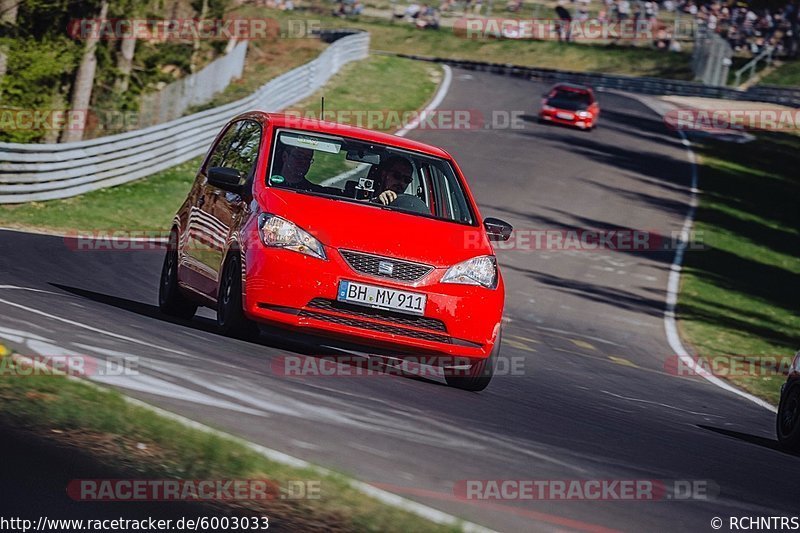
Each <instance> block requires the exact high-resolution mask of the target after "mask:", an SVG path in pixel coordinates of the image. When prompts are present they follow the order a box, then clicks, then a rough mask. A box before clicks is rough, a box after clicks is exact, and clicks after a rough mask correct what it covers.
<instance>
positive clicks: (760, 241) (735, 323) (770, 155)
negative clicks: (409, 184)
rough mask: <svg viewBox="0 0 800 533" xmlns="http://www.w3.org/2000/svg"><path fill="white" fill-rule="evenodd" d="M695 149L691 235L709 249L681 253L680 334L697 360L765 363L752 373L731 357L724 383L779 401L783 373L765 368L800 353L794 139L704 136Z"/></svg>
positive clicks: (799, 141) (799, 198)
mask: <svg viewBox="0 0 800 533" xmlns="http://www.w3.org/2000/svg"><path fill="white" fill-rule="evenodd" d="M697 151H698V153H699V154H700V155H701V159H702V166H701V168H700V187H701V189H702V194H701V197H700V198H701V203H700V207H699V209H698V211H697V221H696V226H695V229H696V230H697V231H698V232H700V235H702V237H703V240H704V243H705V245H706V246H707V249H706V250H703V251H697V252H691V253H688V254H687V256H686V262H685V267H684V271H683V276H682V287H681V292H680V298H679V306H678V315H679V319H680V322H679V324H680V327H681V332H682V334H683V335H684V337H685V338H686V339H687V340H688V341H689V342H690V343H691V344H692V345H693V346H694V348H695V349H696V351H697V353H698V354H699V355H700V356H703V357H711V358H715V357H721V360H722V361H724V360H725V358H726V356H728V355H741V356H745V358H750V357H755V358H756V359H757V360H760V361H763V363H764V364H765V367H763V368H761V369H759V368H758V365H752V364H751V363H750V362H749V361H747V360H746V359H744V360H742V359H741V358H732V359H733V360H734V361H738V364H735V365H734V367H733V370H732V371H731V374H732V375H731V376H729V379H731V380H732V381H734V382H735V383H736V384H737V385H738V386H740V387H742V388H744V389H746V390H748V391H750V392H752V393H754V394H756V395H758V396H761V397H763V398H765V399H767V400H769V401H771V402H773V403H775V404H777V401H778V398H779V394H780V384H781V383H782V382H783V381H784V380H785V375H783V374H782V373H780V371H778V370H775V371H772V370H771V367H772V365H771V364H770V362H771V361H772V360H775V359H776V358H777V359H780V358H783V361H784V368H785V366H786V365H788V361H789V360H790V358H791V356H792V355H793V354H794V352H795V351H796V350H798V349H800V283H798V279H800V209H798V205H800V175H798V173H797V165H798V155H797V154H799V153H800V138H798V137H797V136H794V135H786V134H777V133H772V134H758V135H757V140H756V141H754V142H751V143H749V144H746V145H737V144H727V143H723V142H715V141H710V140H703V141H702V142H701V143H700V144H698V145H697ZM713 361H720V359H714V360H713ZM726 366H727V365H725V364H724V363H723V367H726ZM778 366H780V365H778ZM722 372H723V373H725V372H726V371H725V370H722ZM751 373H752V374H754V375H749V374H751ZM736 374H739V375H736ZM741 374H747V375H741ZM765 374H766V375H765Z"/></svg>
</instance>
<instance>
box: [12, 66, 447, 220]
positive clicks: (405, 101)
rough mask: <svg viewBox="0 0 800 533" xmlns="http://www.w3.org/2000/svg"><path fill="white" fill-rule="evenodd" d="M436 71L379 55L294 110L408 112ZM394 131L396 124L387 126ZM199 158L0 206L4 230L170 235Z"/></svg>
mask: <svg viewBox="0 0 800 533" xmlns="http://www.w3.org/2000/svg"><path fill="white" fill-rule="evenodd" d="M440 73H441V71H440V70H439V67H438V66H435V65H432V64H427V63H420V62H415V61H410V60H406V59H398V58H394V57H383V56H375V57H370V58H368V59H365V60H363V61H359V62H357V63H354V64H350V65H347V66H345V67H344V68H343V69H342V71H341V72H339V73H338V74H337V75H336V76H334V77H333V79H331V81H330V82H329V83H328V84H327V85H326V86H325V88H324V89H323V90H322V91H320V92H319V93H318V94H315V95H313V96H312V97H310V98H308V99H307V100H306V101H304V102H302V103H300V104H299V105H297V106H295V107H294V108H293V109H294V110H296V111H298V112H300V113H301V114H303V115H304V116H305V113H307V112H311V111H313V112H317V111H318V110H319V97H320V96H321V95H322V94H323V93H324V94H325V102H326V104H325V108H326V116H327V113H328V112H329V111H330V112H335V111H339V110H364V111H370V110H382V111H385V110H388V109H393V110H409V111H413V110H416V109H420V108H422V107H423V106H424V105H425V103H426V102H427V101H428V100H429V99H430V98H431V97H432V96H433V93H434V91H435V89H436V85H437V83H436V81H435V80H436V79H437V76H440ZM387 126H390V127H391V126H395V127H396V124H387ZM199 164H200V159H199V158H198V159H193V160H191V161H188V162H186V163H183V164H181V165H178V166H176V167H173V168H171V169H168V170H165V171H163V172H159V173H157V174H154V175H153V176H150V177H148V178H145V179H143V180H139V181H136V182H133V183H129V184H126V185H120V186H119V187H113V188H110V189H103V190H99V191H94V192H91V193H88V194H84V195H81V196H76V197H74V198H67V199H64V200H52V201H49V202H33V203H29V204H21V205H3V206H0V226H5V227H17V228H20V227H21V228H34V229H40V230H45V231H70V230H105V231H111V230H168V229H169V224H170V222H171V221H172V217H173V216H174V214H175V212H176V211H177V209H178V207H180V205H181V202H183V200H184V199H185V198H186V193H187V192H188V191H189V187H190V186H191V184H192V181H193V180H194V177H195V173H196V171H197V167H198V166H199Z"/></svg>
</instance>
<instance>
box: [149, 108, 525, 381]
mask: <svg viewBox="0 0 800 533" xmlns="http://www.w3.org/2000/svg"><path fill="white" fill-rule="evenodd" d="M511 231H512V228H511V226H510V225H509V224H507V223H505V222H503V221H501V220H498V219H491V218H487V219H483V218H482V217H481V215H480V213H479V212H478V207H477V205H476V204H475V200H474V199H473V197H472V194H471V193H470V190H469V188H468V186H467V183H466V180H465V179H464V176H463V175H462V173H461V170H460V169H459V167H458V165H457V164H456V162H455V161H454V160H453V158H452V157H451V156H450V155H449V154H448V153H447V152H445V151H444V150H442V149H440V148H436V147H434V146H429V145H426V144H423V143H419V142H415V141H411V140H408V139H404V138H401V137H396V136H393V135H388V134H383V133H377V132H374V131H370V130H366V129H361V128H356V127H350V126H345V125H341V124H336V123H331V122H323V121H316V120H308V119H300V118H297V117H291V116H288V115H282V114H272V113H264V112H249V113H245V114H242V115H240V116H238V117H236V118H234V119H233V120H232V121H230V122H229V123H228V124H227V125H226V126H225V127H224V128H223V129H222V131H221V132H220V134H219V135H218V136H217V138H216V140H215V141H214V143H213V144H212V146H211V148H210V149H209V151H208V154H207V155H206V157H205V160H204V161H203V163H202V166H201V167H200V170H199V171H198V173H197V177H196V180H195V182H194V185H193V186H192V188H191V190H190V191H189V194H188V196H187V198H186V201H185V202H184V203H183V205H182V206H181V207H180V209H179V210H178V213H177V214H176V216H175V218H174V222H173V225H172V230H171V234H170V245H169V247H168V250H167V253H166V256H165V258H164V265H163V268H162V274H161V281H160V290H159V306H160V308H161V310H162V311H163V312H165V313H167V314H170V315H173V316H179V317H183V318H190V317H191V316H193V315H194V313H195V311H196V310H197V307H198V306H207V307H211V308H214V309H216V311H217V323H218V325H219V328H220V330H221V331H222V332H223V333H225V334H235V335H249V334H252V333H254V332H256V331H257V328H255V325H256V324H257V323H264V324H269V325H272V326H279V327H280V328H286V329H288V330H296V331H303V332H308V333H311V334H314V335H323V336H325V337H327V338H337V339H341V340H344V341H348V342H355V343H357V344H359V345H366V346H373V347H380V348H382V349H383V350H384V351H385V350H389V351H391V353H393V354H394V353H396V354H397V357H410V356H412V355H415V354H425V355H428V356H435V357H434V358H433V359H432V360H434V361H437V362H438V364H439V366H442V367H443V368H444V376H445V379H446V380H447V382H448V384H450V385H453V386H456V387H459V388H462V389H466V390H482V389H483V388H485V387H486V385H487V384H488V383H489V380H490V379H491V377H492V374H493V372H494V366H495V363H496V360H497V357H498V352H499V350H500V337H501V325H502V316H503V305H504V286H503V278H502V276H501V274H500V271H499V269H498V268H497V261H496V259H495V255H494V251H493V248H492V246H491V243H490V241H491V240H506V239H508V238H509V236H510V234H511Z"/></svg>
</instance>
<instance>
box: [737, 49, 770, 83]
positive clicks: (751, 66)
mask: <svg viewBox="0 0 800 533" xmlns="http://www.w3.org/2000/svg"><path fill="white" fill-rule="evenodd" d="M774 50H775V48H774V47H772V46H769V45H767V46H766V47H765V48H764V49H763V50H762V51H761V53H760V54H758V55H757V56H756V57H754V58H753V59H751V60H750V61H748V62H747V64H745V66H743V67H742V68H740V69H739V70H737V71H736V72H735V73H734V74H735V76H736V81H734V82H733V85H734V87H739V86H740V85H741V84H742V74H744V73H745V72H747V71H749V72H750V74H748V76H747V81H748V82H749V81H750V80H752V79H753V76H755V75H756V67H758V64H759V63H760V62H761V61H762V60H764V59H766V62H767V65H771V64H772V52H773V51H774Z"/></svg>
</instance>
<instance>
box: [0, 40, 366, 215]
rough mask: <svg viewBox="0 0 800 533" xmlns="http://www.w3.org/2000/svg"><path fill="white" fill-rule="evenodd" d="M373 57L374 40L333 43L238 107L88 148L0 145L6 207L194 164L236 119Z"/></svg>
mask: <svg viewBox="0 0 800 533" xmlns="http://www.w3.org/2000/svg"><path fill="white" fill-rule="evenodd" d="M326 36H327V35H326V34H323V35H322V36H321V37H322V38H323V39H325V38H326ZM368 53H369V34H368V33H366V32H359V33H355V34H352V33H351V34H350V35H347V36H344V37H342V38H340V39H338V40H336V41H335V42H333V44H331V45H330V46H329V47H328V48H326V49H325V50H324V51H323V52H322V54H320V56H319V57H317V58H316V59H314V60H313V61H311V62H309V63H306V64H305V65H303V66H301V67H298V68H296V69H294V70H291V71H289V72H287V73H285V74H283V75H281V76H278V77H277V78H275V79H273V80H271V81H269V82H268V83H267V84H265V85H264V86H262V87H261V88H260V89H258V90H257V91H256V92H255V93H253V94H252V95H250V96H248V97H246V98H243V99H241V100H238V101H236V102H232V103H230V104H226V105H223V106H220V107H217V108H214V109H209V110H206V111H201V112H199V113H195V114H192V115H189V116H186V117H183V118H179V119H177V120H173V121H170V122H165V123H164V124H159V125H157V126H151V127H149V128H145V129H141V130H136V131H130V132H126V133H121V134H118V135H109V136H107V137H100V138H97V139H91V140H88V141H79V142H74V143H63V144H18V143H0V204H9V203H24V202H33V201H42V200H52V199H56V198H69V197H71V196H76V195H79V194H83V193H86V192H89V191H94V190H97V189H102V188H104V187H111V186H114V185H120V184H122V183H127V182H130V181H133V180H136V179H139V178H143V177H145V176H149V175H151V174H154V173H156V172H159V171H161V170H164V169H167V168H170V167H172V166H175V165H177V164H179V163H183V162H184V161H188V160H189V159H192V158H194V157H197V156H199V155H202V154H204V153H205V152H206V150H207V149H208V146H209V144H210V143H211V141H213V140H214V137H215V136H216V134H217V132H218V131H219V129H220V128H221V127H222V126H223V125H224V124H225V123H226V122H227V121H228V120H230V118H231V117H233V116H234V115H236V114H238V113H241V112H243V111H247V110H250V109H263V110H265V111H278V110H280V109H284V108H286V107H288V106H290V105H292V104H294V103H296V102H299V101H300V100H302V99H304V98H307V97H308V96H311V95H312V94H313V93H314V92H315V91H316V90H317V89H319V88H320V87H322V85H323V84H325V82H327V81H328V79H329V78H330V77H331V76H332V75H333V74H335V73H336V72H338V71H339V69H340V68H341V67H342V65H344V64H346V63H348V62H350V61H355V60H358V59H364V58H365V57H367V55H368Z"/></svg>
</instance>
